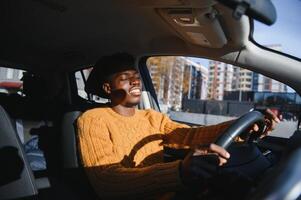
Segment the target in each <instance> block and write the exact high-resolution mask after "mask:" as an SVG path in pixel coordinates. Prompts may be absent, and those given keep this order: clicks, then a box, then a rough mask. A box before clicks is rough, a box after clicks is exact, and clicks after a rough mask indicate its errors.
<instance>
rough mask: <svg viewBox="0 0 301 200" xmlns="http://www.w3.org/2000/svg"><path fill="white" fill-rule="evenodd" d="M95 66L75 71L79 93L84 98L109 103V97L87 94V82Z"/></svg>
mask: <svg viewBox="0 0 301 200" xmlns="http://www.w3.org/2000/svg"><path fill="white" fill-rule="evenodd" d="M92 69H93V67H90V68H86V69H82V70H79V71H76V72H75V79H76V85H77V94H78V96H80V97H81V98H83V99H86V100H90V101H94V102H97V103H107V102H108V99H105V98H101V97H98V96H96V95H91V94H87V93H86V91H85V83H86V81H87V79H88V77H89V75H90V72H91V71H92Z"/></svg>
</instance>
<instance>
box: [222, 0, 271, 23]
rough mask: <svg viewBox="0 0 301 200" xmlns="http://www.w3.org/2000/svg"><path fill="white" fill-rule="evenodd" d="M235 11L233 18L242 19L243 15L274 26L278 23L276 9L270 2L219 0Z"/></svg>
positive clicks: (265, 0)
mask: <svg viewBox="0 0 301 200" xmlns="http://www.w3.org/2000/svg"><path fill="white" fill-rule="evenodd" d="M217 1H219V2H221V3H222V4H224V5H226V6H228V7H230V8H231V9H233V10H234V11H233V17H234V18H236V19H240V17H241V16H242V15H244V14H245V15H247V16H249V17H250V18H253V19H255V20H258V21H260V22H262V23H264V24H267V25H272V24H274V23H275V21H276V9H275V7H274V5H273V3H272V2H271V1H270V0H217Z"/></svg>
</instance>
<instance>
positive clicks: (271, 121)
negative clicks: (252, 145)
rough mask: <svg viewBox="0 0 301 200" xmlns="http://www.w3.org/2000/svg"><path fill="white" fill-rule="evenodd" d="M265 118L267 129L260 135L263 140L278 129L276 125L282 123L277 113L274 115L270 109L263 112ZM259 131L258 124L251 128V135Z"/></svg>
mask: <svg viewBox="0 0 301 200" xmlns="http://www.w3.org/2000/svg"><path fill="white" fill-rule="evenodd" d="M262 113H263V114H264V118H265V125H266V127H267V128H266V129H265V130H264V132H263V133H261V134H260V138H263V137H265V136H267V135H268V134H270V133H271V132H272V131H273V130H274V129H275V127H276V125H277V124H278V123H279V122H280V119H279V118H278V117H277V115H276V114H275V113H273V112H272V111H271V110H270V109H266V110H264V111H263V112H262ZM257 131H259V127H258V125H257V124H254V126H253V127H252V128H251V130H250V133H252V132H257Z"/></svg>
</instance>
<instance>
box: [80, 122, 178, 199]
mask: <svg viewBox="0 0 301 200" xmlns="http://www.w3.org/2000/svg"><path fill="white" fill-rule="evenodd" d="M77 124H78V130H79V152H80V155H81V160H82V163H83V165H84V168H85V171H86V173H87V175H88V177H89V180H90V182H91V184H92V186H93V188H94V190H95V191H96V192H97V194H98V195H99V196H100V197H101V198H102V199H121V198H129V199H137V198H142V199H146V198H149V197H151V196H156V195H159V194H161V193H162V192H168V191H175V190H177V189H179V188H181V187H182V183H181V180H180V176H179V165H180V162H179V161H175V162H170V163H159V164H154V165H152V166H149V167H141V168H126V167H124V166H123V165H122V163H120V160H118V159H117V158H116V156H115V155H116V154H115V151H116V150H115V149H114V147H113V144H114V141H112V139H111V138H110V133H109V131H108V129H107V127H106V126H105V125H104V124H103V123H102V120H101V119H99V118H90V117H80V118H79V119H78V123H77ZM119 150H121V151H122V149H119Z"/></svg>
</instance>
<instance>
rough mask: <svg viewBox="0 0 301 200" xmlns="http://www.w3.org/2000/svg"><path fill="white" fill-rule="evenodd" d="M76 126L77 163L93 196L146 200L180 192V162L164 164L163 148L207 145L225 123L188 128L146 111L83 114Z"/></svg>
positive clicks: (99, 109) (105, 111) (100, 110)
mask: <svg viewBox="0 0 301 200" xmlns="http://www.w3.org/2000/svg"><path fill="white" fill-rule="evenodd" d="M77 125H78V130H79V136H78V137H79V152H80V155H81V160H82V163H83V166H84V168H85V171H86V173H87V175H88V177H89V179H90V182H91V184H92V186H93V187H94V190H95V191H96V192H97V193H98V195H99V196H100V197H101V198H104V199H112V198H133V199H138V198H143V199H146V198H150V197H153V198H155V197H158V196H159V195H161V194H163V193H166V192H172V191H176V190H179V189H180V188H182V187H183V186H182V183H181V180H180V177H179V164H180V161H174V162H169V163H164V162H163V145H166V146H169V147H173V148H194V147H197V146H198V145H200V144H209V143H212V142H214V141H215V140H216V138H217V137H218V136H219V134H220V133H221V132H222V130H224V129H225V128H227V127H228V125H229V122H225V123H222V124H219V125H213V126H206V127H198V128H191V127H189V126H187V125H184V124H179V123H176V122H173V121H171V120H170V119H169V118H168V117H167V116H166V115H164V114H161V113H159V112H156V111H154V110H151V109H149V110H136V112H135V115H134V116H131V117H125V116H122V115H120V114H118V113H116V112H114V111H113V110H112V109H111V108H108V107H107V108H96V109H92V110H89V111H87V112H85V113H84V114H83V115H82V116H81V117H80V118H79V119H78V124H77Z"/></svg>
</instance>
